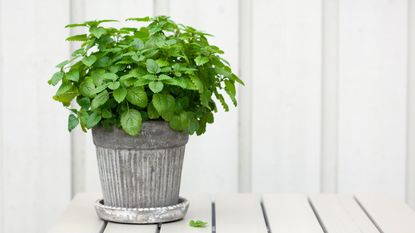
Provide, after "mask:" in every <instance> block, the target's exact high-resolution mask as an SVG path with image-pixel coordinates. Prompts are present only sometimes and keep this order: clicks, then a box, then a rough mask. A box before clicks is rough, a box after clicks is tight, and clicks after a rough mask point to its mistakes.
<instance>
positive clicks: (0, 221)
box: [0, 0, 5, 232]
mask: <svg viewBox="0 0 415 233" xmlns="http://www.w3.org/2000/svg"><path fill="white" fill-rule="evenodd" d="M2 10H3V0H0V232H4V193H3V190H4V187H5V185H4V184H5V182H4V174H3V172H4V165H3V156H4V152H5V149H4V143H3V133H4V132H3V130H2V129H3V115H2V113H3V112H4V111H3V105H2V104H3V91H2V88H3V83H2V82H3V79H2V78H3V73H2V71H3V43H2V36H1V35H3V33H2V23H3V22H2V14H1V12H2Z"/></svg>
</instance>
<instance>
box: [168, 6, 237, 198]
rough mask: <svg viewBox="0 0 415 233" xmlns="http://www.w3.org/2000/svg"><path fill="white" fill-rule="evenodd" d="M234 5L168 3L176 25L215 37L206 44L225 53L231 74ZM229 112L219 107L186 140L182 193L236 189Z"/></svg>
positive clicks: (233, 125)
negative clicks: (209, 122) (204, 125)
mask: <svg viewBox="0 0 415 233" xmlns="http://www.w3.org/2000/svg"><path fill="white" fill-rule="evenodd" d="M237 4H238V2H237V0H227V1H222V0H210V1H194V0H171V2H170V15H171V16H172V17H173V19H174V20H175V21H176V22H177V23H183V24H186V25H190V26H194V27H196V28H198V29H200V30H203V31H206V32H208V33H210V34H213V35H215V37H212V38H209V42H211V43H213V44H215V45H217V46H219V47H220V48H222V49H223V50H224V51H225V55H224V57H225V58H226V59H227V60H228V61H229V62H230V63H231V64H232V68H233V69H234V71H235V72H236V71H237V70H238V61H237V57H238V28H237V27H236V26H235V25H237V22H238V15H237V11H238V7H237ZM224 19H226V20H224ZM229 103H230V102H229ZM218 106H219V105H218ZM230 109H231V110H230V112H224V111H223V109H221V108H220V107H219V112H218V113H216V114H215V123H214V124H212V125H208V126H207V129H206V133H205V134H204V135H203V136H200V137H197V136H191V137H190V139H189V143H188V144H187V147H186V155H185V161H184V167H183V176H182V190H183V191H184V192H235V191H236V190H237V181H238V177H237V166H238V165H237V164H238V142H237V140H238V113H237V111H236V109H235V108H233V107H231V108H230ZM195 177H197V179H195Z"/></svg>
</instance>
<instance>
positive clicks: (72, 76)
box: [66, 70, 79, 82]
mask: <svg viewBox="0 0 415 233" xmlns="http://www.w3.org/2000/svg"><path fill="white" fill-rule="evenodd" d="M66 78H67V79H68V80H71V81H74V82H78V81H79V71H77V70H70V71H69V72H68V73H66Z"/></svg>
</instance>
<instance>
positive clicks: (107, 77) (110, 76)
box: [102, 73, 118, 81]
mask: <svg viewBox="0 0 415 233" xmlns="http://www.w3.org/2000/svg"><path fill="white" fill-rule="evenodd" d="M102 78H103V79H105V80H112V81H115V80H117V79H118V75H116V74H114V73H105V74H103V75H102Z"/></svg>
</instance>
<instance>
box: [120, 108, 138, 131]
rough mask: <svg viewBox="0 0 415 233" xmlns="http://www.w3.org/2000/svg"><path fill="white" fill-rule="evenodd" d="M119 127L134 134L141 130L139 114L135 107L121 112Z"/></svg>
mask: <svg viewBox="0 0 415 233" xmlns="http://www.w3.org/2000/svg"><path fill="white" fill-rule="evenodd" d="M120 121H121V127H122V129H123V130H124V131H125V132H126V133H127V134H129V135H131V136H135V135H138V133H139V132H140V130H141V114H140V112H139V111H137V110H135V109H128V110H127V111H125V112H123V113H122V114H121V120H120Z"/></svg>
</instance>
